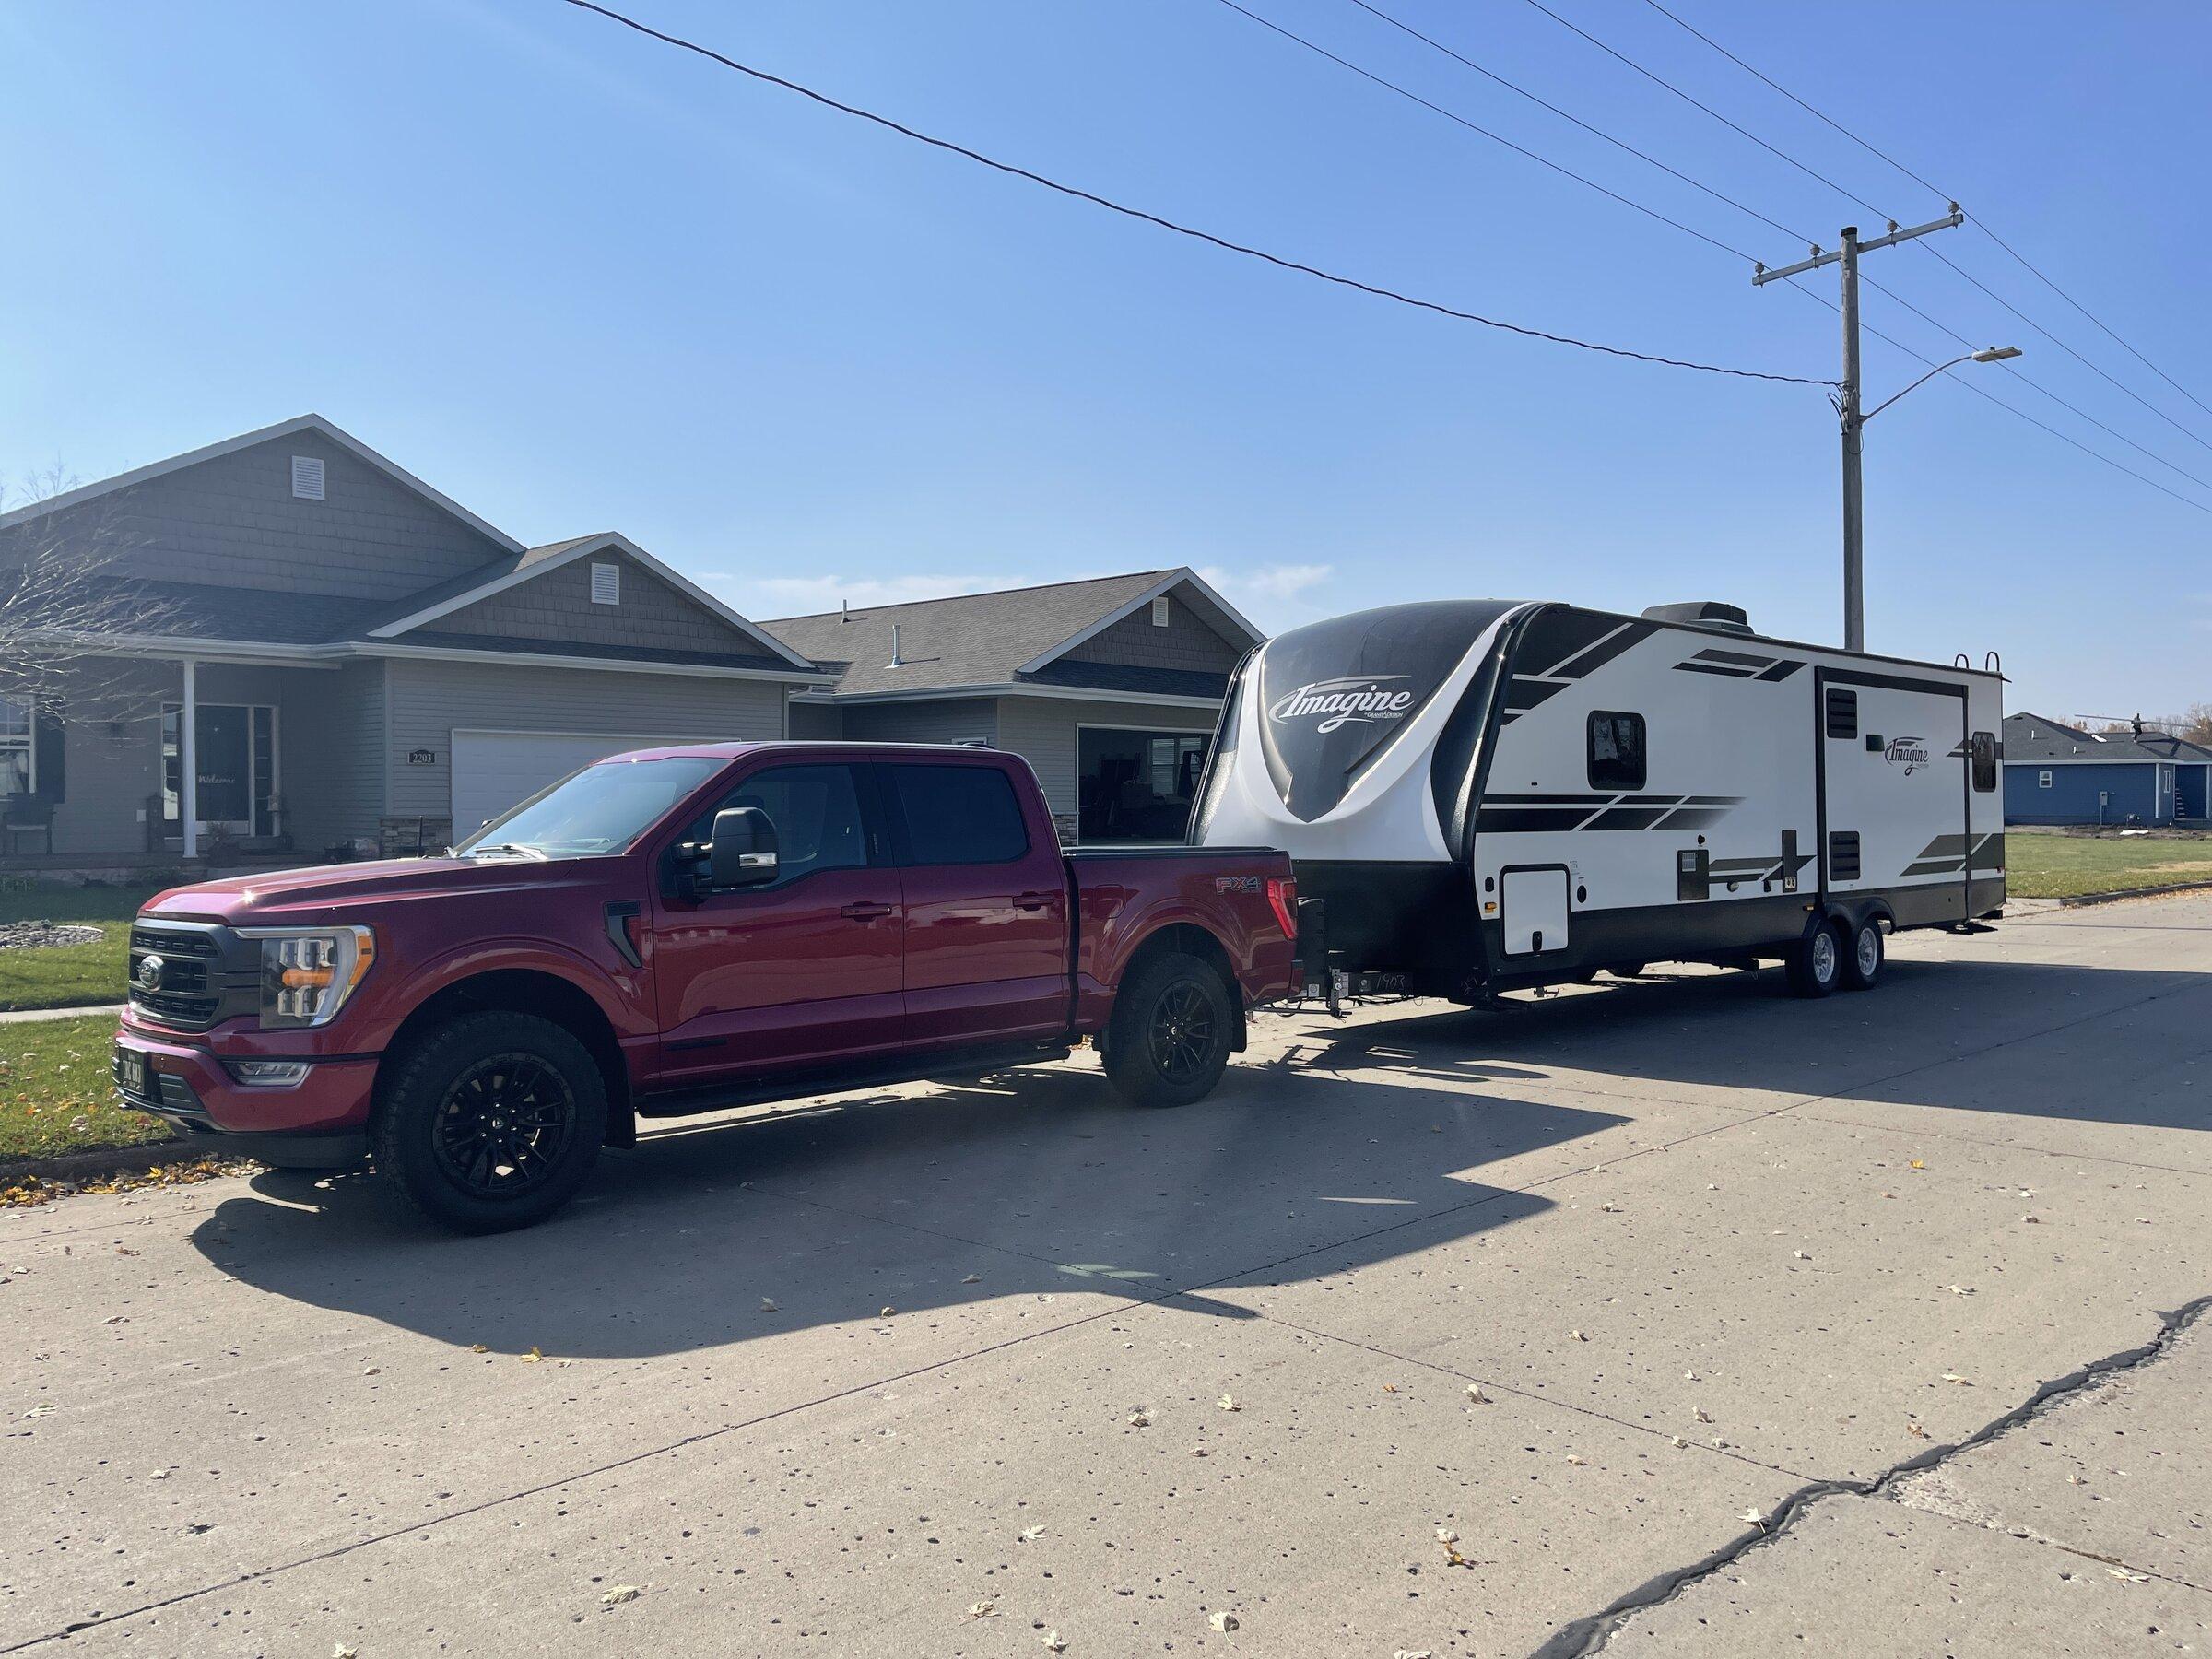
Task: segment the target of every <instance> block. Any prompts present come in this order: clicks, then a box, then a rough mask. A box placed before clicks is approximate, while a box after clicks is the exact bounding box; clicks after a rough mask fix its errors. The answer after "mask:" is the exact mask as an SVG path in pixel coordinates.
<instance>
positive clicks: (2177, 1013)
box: [1301, 959, 2212, 1129]
mask: <svg viewBox="0 0 2212 1659" xmlns="http://www.w3.org/2000/svg"><path fill="white" fill-rule="evenodd" d="M1420 1006H1425V1007H1430V1008H1433V1007H1435V1006H1436V1005H1433V1004H1430V1005H1420ZM2208 1026H2212V974H2206V973H2200V972H2192V971H2147V970H2141V969H2113V968H2101V967H2088V966H2079V965H2073V964H2059V963H2037V962H2018V961H2012V962H2006V961H1990V960H1975V959H1947V960H1941V961H1913V960H1902V961H1900V960H1898V959H1891V961H1890V963H1889V965H1888V971H1887V973H1886V975H1885V977H1884V979H1883V982H1881V984H1879V985H1878V986H1877V987H1876V988H1875V989H1873V990H1872V991H1868V992H1863V993H1839V994H1836V995H1834V996H1832V997H1830V998H1827V999H1825V1000H1821V1001H1817V1002H1807V1001H1802V1000H1800V999H1798V998H1795V997H1793V996H1791V995H1790V994H1788V993H1787V991H1786V990H1785V989H1784V986H1783V974H1782V971H1780V970H1779V969H1769V970H1767V971H1763V972H1759V973H1745V972H1717V971H1704V970H1695V971H1692V970H1685V971H1681V972H1679V973H1676V972H1671V971H1668V970H1665V969H1660V970H1656V971H1653V973H1652V974H1650V975H1647V976H1645V977H1644V978H1642V979H1640V980H1636V981H1629V982H1618V981H1606V980H1600V981H1599V982H1598V984H1597V986H1595V987H1593V988H1591V989H1590V990H1588V991H1582V992H1578V993H1576V994H1562V995H1558V996H1554V997H1550V998H1547V999H1545V1000H1541V1001H1526V1000H1521V999H1517V998H1515V999H1508V1000H1505V1001H1502V1002H1500V1004H1499V1005H1497V1006H1495V1007H1494V1008H1491V1009H1487V1010H1474V1009H1456V1008H1454V1009H1448V1010H1446V1011H1443V1012H1434V1013H1420V1012H1416V1011H1414V1010H1413V1009H1409V1010H1408V1012H1407V1014H1406V1016H1405V1017H1403V1018H1398V1019H1395V1020H1391V1021H1387V1022H1380V1023H1370V1024H1360V1025H1347V1026H1344V1027H1339V1028H1336V1029H1335V1030H1323V1031H1320V1032H1318V1033H1316V1034H1315V1035H1314V1037H1313V1038H1312V1041H1309V1042H1308V1043H1307V1044H1306V1045H1305V1046H1306V1047H1307V1049H1308V1051H1309V1052H1308V1053H1307V1055H1306V1056H1305V1058H1304V1059H1303V1061H1302V1062H1301V1063H1302V1064H1303V1065H1307V1066H1309V1067H1312V1068H1315V1069H1319V1070H1324V1071H1332V1072H1334V1071H1346V1072H1349V1071H1355V1070H1357V1071H1360V1072H1362V1073H1365V1072H1366V1070H1367V1069H1368V1068H1370V1067H1371V1066H1373V1065H1376V1064H1377V1063H1378V1062H1380V1063H1382V1064H1387V1065H1389V1066H1390V1067H1391V1069H1392V1071H1393V1072H1394V1075H1396V1076H1398V1077H1403V1078H1406V1079H1419V1080H1423V1081H1427V1082H1430V1083H1435V1084H1440V1085H1441V1084H1450V1083H1454V1082H1457V1083H1460V1084H1463V1085H1464V1084H1466V1083H1468V1082H1476V1083H1480V1082H1481V1081H1483V1080H1484V1079H1486V1078H1488V1077H1496V1076H1500V1075H1501V1074H1502V1075H1506V1076H1511V1075H1512V1073H1513V1072H1514V1071H1515V1070H1516V1069H1518V1070H1521V1071H1523V1072H1524V1073H1526V1074H1527V1075H1531V1076H1547V1077H1556V1076H1558V1075H1559V1074H1560V1073H1562V1072H1565V1071H1569V1070H1571V1071H1572V1072H1573V1073H1575V1074H1578V1075H1579V1077H1581V1078H1582V1079H1583V1081H1585V1082H1592V1081H1594V1082H1602V1083H1603V1084H1605V1085H1606V1087H1607V1091H1608V1092H1613V1093H1618V1094H1620V1095H1623V1096H1631V1095H1635V1094H1637V1093H1639V1092H1640V1091H1647V1092H1648V1091H1654V1090H1655V1091H1660V1092H1668V1093H1671V1092H1672V1091H1674V1090H1675V1089H1676V1088H1680V1089H1683V1090H1697V1091H1700V1095H1701V1096H1702V1091H1706V1090H1712V1089H1738V1090H1744V1091H1747V1092H1749V1093H1753V1094H1760V1095H1766V1096H1771V1097H1775V1100H1774V1101H1773V1102H1772V1103H1780V1100H1783V1099H1787V1098H1790V1097H1792V1096H1796V1097H1805V1096H1819V1097H1827V1098H1833V1099H1838V1100H1869V1101H1880V1102H1885V1103H1891V1104H1897V1105H1904V1106H1933V1107H1939V1108H1947V1109H1953V1110H1959V1111H1966V1112H2005V1113H2011V1114H2016V1115H2019V1116H2026V1117H2039V1118H2065V1119H2073V1120H2078V1121H2081V1122H2085V1123H2107V1124H2133V1125H2136V1126H2139V1127H2143V1128H2153V1129H2173V1128H2180V1129H2212V1094H2208V1093H2207V1092H2206V1088H2204V1087H2203V1086H2202V1079H2200V1078H2192V1077H2187V1076H2177V1074H2176V1071H2175V1067H2174V1061H2175V1059H2176V1057H2177V1056H2176V1054H2175V1053H2174V1049H2175V1047H2176V1045H2177V1043H2179V1044H2180V1045H2182V1046H2183V1047H2187V1048H2189V1049H2190V1050H2191V1052H2192V1053H2194V1051H2195V1050H2196V1049H2198V1048H2201V1047H2202V1046H2203V1045H2202V1043H2201V1042H2198V1043H2193V1042H2191V1041H2189V1040H2188V1034H2189V1033H2191V1032H2195V1031H2202V1030H2206V1029H2207V1027H2208Z"/></svg>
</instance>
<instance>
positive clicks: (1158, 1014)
mask: <svg viewBox="0 0 2212 1659" xmlns="http://www.w3.org/2000/svg"><path fill="white" fill-rule="evenodd" d="M1236 1026H1237V1018H1236V1007H1235V1005H1234V1004H1233V1003H1232V1002H1231V1001H1230V993H1229V987H1228V986H1226V985H1224V984H1223V983H1222V982H1221V975H1220V974H1219V973H1218V971H1216V970H1215V968H1214V966H1213V964H1211V963H1210V962H1206V961H1205V960H1202V959H1200V958H1197V957H1194V956H1190V955H1187V954H1185V953H1184V952H1182V951H1180V950H1175V951H1168V952H1165V953H1163V954H1162V955H1159V956H1156V957H1154V958H1153V959H1151V960H1150V961H1148V962H1147V963H1145V964H1144V965H1143V966H1142V967H1140V968H1139V969H1138V970H1137V971H1136V972H1135V973H1134V974H1132V975H1131V976H1130V977H1129V978H1128V979H1127V980H1125V981H1124V982H1123V984H1122V988H1121V991H1120V993H1119V994H1117V995H1116V996H1115V997H1114V999H1113V1014H1112V1018H1110V1020H1109V1021H1108V1024H1107V1031H1106V1076H1107V1078H1108V1080H1109V1081H1111V1082H1112V1084H1113V1087H1114V1088H1115V1090H1116V1092H1118V1093H1119V1094H1120V1095H1121V1096H1122V1098H1123V1099H1124V1100H1131V1101H1134V1102H1135V1104H1137V1105H1139V1106H1187V1105H1189V1104H1190V1103H1191V1102H1192V1101H1194V1100H1203V1099H1204V1098H1205V1097H1206V1096H1207V1095H1209V1094H1211V1093H1212V1092H1213V1089H1214V1085H1215V1084H1217V1083H1218V1082H1219V1081H1220V1080H1221V1073H1222V1072H1223V1070H1225V1069H1226V1068H1227V1066H1228V1065H1229V1052H1230V1048H1231V1046H1232V1045H1233V1044H1234V1043H1235V1041H1236Z"/></svg>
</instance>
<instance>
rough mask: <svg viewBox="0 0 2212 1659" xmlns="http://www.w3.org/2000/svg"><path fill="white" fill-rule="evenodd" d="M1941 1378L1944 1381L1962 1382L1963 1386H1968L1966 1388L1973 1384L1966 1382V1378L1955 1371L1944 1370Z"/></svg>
mask: <svg viewBox="0 0 2212 1659" xmlns="http://www.w3.org/2000/svg"><path fill="white" fill-rule="evenodd" d="M1943 1380H1944V1381H1945V1382H1958V1383H1961V1384H1963V1385H1964V1386H1966V1387H1968V1388H1971V1387H1972V1386H1973V1384H1972V1383H1971V1382H1967V1380H1966V1379H1965V1378H1964V1377H1962V1376H1960V1375H1959V1373H1958V1372H1957V1371H1945V1372H1944V1373H1943Z"/></svg>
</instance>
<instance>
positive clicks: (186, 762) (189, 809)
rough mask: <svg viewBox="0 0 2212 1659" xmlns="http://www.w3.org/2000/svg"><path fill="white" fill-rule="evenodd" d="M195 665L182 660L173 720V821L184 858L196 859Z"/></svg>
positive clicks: (197, 711) (197, 747) (197, 707)
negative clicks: (179, 703) (180, 697)
mask: <svg viewBox="0 0 2212 1659" xmlns="http://www.w3.org/2000/svg"><path fill="white" fill-rule="evenodd" d="M196 667H197V665H196V664H195V663H194V662H193V660H192V659H191V658H190V657H186V658H185V659H184V709H183V712H182V713H181V714H180V715H179V716H178V717H177V818H178V820H179V822H181V823H182V825H183V828H184V856H185V857H187V858H197V857H198V856H199V855H200V741H199V725H200V701H199V688H198V687H197V686H196V685H195V684H194V677H193V674H194V668H196Z"/></svg>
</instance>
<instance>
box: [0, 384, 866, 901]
mask: <svg viewBox="0 0 2212 1659" xmlns="http://www.w3.org/2000/svg"><path fill="white" fill-rule="evenodd" d="M55 546H60V547H78V548H80V549H81V550H82V551H83V553H84V556H85V557H86V558H88V559H94V560H97V561H98V562H99V567H100V578H101V580H102V581H103V582H112V583H113V584H114V585H115V586H116V588H117V589H118V590H119V591H121V592H124V593H127V594H129V595H130V596H131V598H132V599H133V601H134V602H135V604H136V605H137V606H140V607H142V608H141V611H140V614H142V615H143V617H144V618H145V620H144V621H143V622H142V623H138V624H125V625H124V627H121V628H119V629H113V630H112V631H110V632H107V633H105V634H104V635H103V637H102V638H101V639H100V641H99V651H100V655H98V656H97V657H90V658H88V659H87V660H86V661H84V662H83V663H82V664H81V665H79V666H78V667H77V669H76V672H75V683H73V684H72V685H71V686H70V687H69V688H68V690H67V694H66V695H65V697H63V698H62V699H59V701H62V702H65V703H66V705H67V706H66V707H65V708H41V709H29V708H25V707H22V706H20V704H21V703H22V701H23V700H21V699H17V700H13V701H12V702H11V703H10V705H9V706H7V707H6V708H0V732H7V733H13V734H15V735H13V736H10V737H7V738H4V739H0V742H6V744H7V745H8V746H9V752H8V753H7V754H6V756H5V757H4V758H0V790H5V791H6V793H7V794H8V795H9V797H10V798H9V799H8V800H7V801H6V818H5V823H6V830H7V836H6V842H5V844H0V854H5V853H18V854H25V855H37V854H39V853H45V854H48V855H51V857H52V858H53V860H55V861H56V862H64V863H75V864H79V865H84V864H94V865H96V864H98V863H99V862H100V858H101V857H102V856H114V855H120V856H122V857H124V858H130V857H132V856H134V855H135V857H137V858H140V859H143V858H145V857H147V855H152V856H153V857H155V858H157V859H159V857H161V856H164V855H166V856H170V857H172V858H173V857H176V856H184V857H191V856H194V855H198V854H201V853H206V852H207V851H208V850H209V849H210V847H211V845H212V846H213V848H214V849H215V850H217V851H225V850H228V851H229V852H232V853H242V854H247V855H251V854H253V853H256V852H267V853H280V852H281V853H289V854H290V855H291V856H293V857H294V858H295V859H296V860H297V859H299V858H300V857H301V856H302V855H305V856H308V857H313V856H319V855H321V854H322V853H324V852H325V851H327V850H331V849H334V848H343V849H345V850H347V851H348V852H350V851H353V850H355V848H356V845H357V844H358V843H359V842H361V841H380V842H381V843H382V846H383V847H384V849H385V850H386V851H408V852H411V851H415V850H418V849H419V848H423V847H437V846H441V845H443V844H444V843H445V842H446V841H449V840H451V839H452V837H453V830H454V827H455V826H456V825H458V826H460V827H461V829H462V830H463V832H464V833H465V832H466V830H468V829H470V828H472V827H474V826H475V825H476V824H477V823H479V822H481V821H482V820H483V819H484V818H488V817H490V816H492V815H493V814H495V813H497V812H499V811H500V810H502V809H504V808H505V807H506V806H510V805H512V804H513V803H514V802H515V801H517V800H519V799H521V798H523V797H524V796H525V795H528V794H532V793H534V792H535V791H536V790H537V789H539V788H542V787H543V786H544V785H545V784H547V783H548V782H553V781H554V780H555V779H557V778H559V777H560V776H562V775H563V774H564V773H566V772H568V771H571V770H572V769H573V768H575V767H576V766H579V765H582V763H584V762H585V761H587V760H590V759H595V758H597V757H598V756H600V755H603V754H608V753H612V752H614V751H615V750H617V749H620V748H626V747H637V746H639V745H641V744H644V743H652V742H659V741H663V740H671V739H677V740H695V739H698V738H702V737H714V738H735V737H781V736H782V735H784V730H785V725H784V721H785V713H784V711H785V708H786V706H787V702H788V699H789V695H790V693H791V692H792V691H793V690H794V689H797V688H804V687H807V686H813V685H819V684H824V683H827V679H828V677H827V676H826V675H824V674H823V673H822V671H821V670H819V669H818V668H816V667H815V666H814V665H812V664H811V663H809V662H807V661H806V658H805V657H803V656H801V655H800V654H799V653H796V652H794V651H793V650H792V649H791V648H790V647H789V646H787V645H785V644H783V643H782V641H779V640H777V639H775V638H774V637H773V636H772V635H770V634H767V633H764V632H763V631H761V630H760V629H759V628H757V627H755V626H754V625H753V624H752V623H750V622H748V621H747V620H746V619H745V618H743V617H741V616H739V615H737V614H736V613H735V611H733V610H731V609H730V607H729V606H726V605H724V604H723V603H722V602H721V601H720V600H718V599H716V598H714V597H713V595H712V594H708V593H706V592H704V591H703V590H701V589H700V588H699V587H697V586H695V585H694V584H693V583H691V582H688V581H687V580H686V579H685V578H684V577H682V576H681V575H679V574H677V572H676V571H672V570H670V569H669V568H668V567H667V566H665V565H664V564H662V563H661V562H660V561H659V560H658V559H654V558H653V557H652V556H651V555H650V554H648V553H646V552H645V551H644V550H643V549H642V548H641V547H637V546H636V545H635V544H633V543H632V542H630V541H629V540H628V539H626V538H625V537H623V536H620V535H613V534H611V533H610V534H605V535H589V536H580V537H577V538H575V539H573V540H569V541H563V542H557V543H554V544H552V545H550V546H547V547H524V546H523V545H522V544H521V543H520V542H518V541H516V540H515V539H514V538H513V537H512V536H510V535H506V534H505V533H503V532H501V531H500V530H499V529H497V528H495V527H494V526H492V525H490V524H486V523H485V522H484V521H483V520H482V519H480V518H478V517H477V516H476V514H474V513H472V512H469V511H468V510H467V509H466V508H464V507H462V506H460V505H459V504H457V503H456V502H454V501H453V500H449V499H448V498H446V497H445V496H443V495H441V494H440V493H439V492H438V491H437V490H435V489H433V488H430V487H429V485H427V484H425V483H423V482H422V481H421V480H420V479H419V478H417V477H414V476H413V475H411V474H409V473H407V472H406V471H404V470H402V469H401V468H400V467H398V466H397V465H394V464H393V463H392V462H390V461H388V460H386V459H385V458H384V457H383V456H382V455H380V454H378V453H376V452H375V451H374V450H371V448H369V447H368V445H366V444H364V443H362V442H361V441H359V440H358V439H356V438H353V437H351V436H350V435H348V434H347V433H346V432H343V431H341V430H340V429H338V428H337V427H335V426H334V425H332V424H331V423H330V422H329V421H327V420H324V418H322V417H320V416H316V415H304V416H301V417H300V418H297V419H294V420H288V421H284V422H282V423H281V424H279V425H277V426H272V427H265V428H264V429H261V430H259V431H255V432H248V433H246V434H244V435H243V436H241V437H238V438H233V439H230V440H229V441H225V442H221V443H216V444H210V445H209V446H207V447H206V448H205V449H199V450H194V451H193V452H192V453H189V454H183V455H178V456H176V457H174V458H173V459H171V460H168V461H161V462H157V463H156V464H154V465H150V466H145V467H141V468H139V469H138V470H136V471H135V472H130V473H125V474H124V475H122V476H121V477H114V478H110V479H107V480H105V481H104V482H102V483H99V484H93V485H89V486H88V487H86V488H82V489H76V490H72V491H70V492H69V493H67V494H65V495H60V496H56V497H53V498H52V499H50V500H44V501H41V502H39V503H36V504H34V505H32V506H29V507H23V508H18V510H16V511H14V512H9V513H6V515H0V572H5V571H7V570H8V569H9V568H10V566H11V564H13V565H15V566H16V567H17V568H18V569H19V568H20V565H21V561H22V560H23V559H26V558H29V557H32V556H33V555H34V554H35V551H36V550H37V549H39V548H41V547H55ZM41 841H42V842H43V844H42V845H41Z"/></svg>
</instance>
